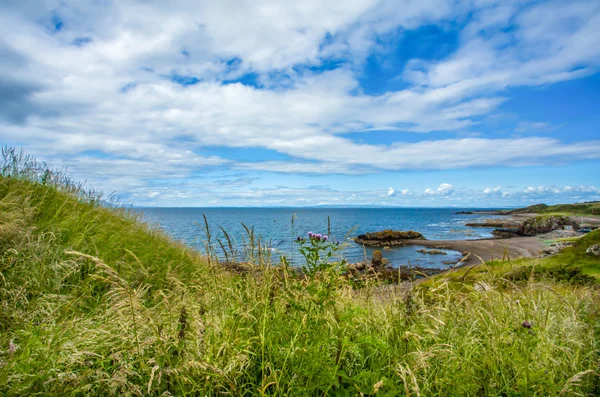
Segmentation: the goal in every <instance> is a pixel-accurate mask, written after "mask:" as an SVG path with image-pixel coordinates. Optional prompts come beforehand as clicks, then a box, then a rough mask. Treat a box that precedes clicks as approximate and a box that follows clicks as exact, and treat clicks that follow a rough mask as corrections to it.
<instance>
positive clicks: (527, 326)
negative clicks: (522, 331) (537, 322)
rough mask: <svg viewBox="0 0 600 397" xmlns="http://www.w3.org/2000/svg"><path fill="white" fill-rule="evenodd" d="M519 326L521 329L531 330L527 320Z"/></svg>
mask: <svg viewBox="0 0 600 397" xmlns="http://www.w3.org/2000/svg"><path fill="white" fill-rule="evenodd" d="M521 326H522V327H523V328H529V329H531V327H532V325H531V323H530V322H529V321H527V320H525V321H523V322H522V323H521Z"/></svg>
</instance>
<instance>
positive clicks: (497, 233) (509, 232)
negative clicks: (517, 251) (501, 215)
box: [492, 229, 519, 237]
mask: <svg viewBox="0 0 600 397" xmlns="http://www.w3.org/2000/svg"><path fill="white" fill-rule="evenodd" d="M492 234H493V235H494V237H516V236H518V235H519V229H494V230H492Z"/></svg>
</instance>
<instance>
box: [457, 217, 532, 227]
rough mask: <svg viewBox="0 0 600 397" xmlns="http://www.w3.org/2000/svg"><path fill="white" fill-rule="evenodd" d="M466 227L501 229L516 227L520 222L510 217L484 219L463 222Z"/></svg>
mask: <svg viewBox="0 0 600 397" xmlns="http://www.w3.org/2000/svg"><path fill="white" fill-rule="evenodd" d="M465 226H467V227H499V228H502V229H510V228H518V227H519V226H521V222H520V221H517V220H510V219H486V220H484V221H483V222H470V223H465Z"/></svg>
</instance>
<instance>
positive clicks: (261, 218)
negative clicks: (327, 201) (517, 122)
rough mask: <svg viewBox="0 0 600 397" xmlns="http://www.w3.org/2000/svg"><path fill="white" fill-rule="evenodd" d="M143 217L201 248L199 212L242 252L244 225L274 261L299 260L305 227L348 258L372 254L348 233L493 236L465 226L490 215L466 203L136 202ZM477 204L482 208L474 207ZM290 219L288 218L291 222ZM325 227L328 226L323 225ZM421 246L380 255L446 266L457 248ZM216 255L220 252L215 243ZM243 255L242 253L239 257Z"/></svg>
mask: <svg viewBox="0 0 600 397" xmlns="http://www.w3.org/2000/svg"><path fill="white" fill-rule="evenodd" d="M134 210H135V211H138V212H140V213H141V214H142V218H143V219H144V220H145V221H146V222H148V223H150V224H152V225H154V226H156V227H159V228H161V229H163V230H164V231H165V232H166V233H167V234H168V235H170V236H171V237H172V238H173V239H175V240H179V241H182V242H184V243H185V244H187V245H188V246H190V247H192V248H195V249H197V250H200V251H204V247H205V245H204V241H206V237H207V236H206V232H205V224H204V217H203V215H205V216H206V219H207V220H208V224H209V228H210V231H211V235H212V240H213V241H216V239H220V240H221V241H222V242H223V244H224V245H225V246H227V243H226V240H225V236H224V233H223V230H225V231H226V232H227V234H228V235H229V236H230V238H231V240H232V243H233V245H234V247H237V249H238V252H240V253H241V252H242V251H243V250H242V244H243V242H244V240H247V237H248V236H247V231H246V229H245V228H244V225H245V226H246V227H248V228H249V229H250V228H254V234H255V235H256V236H259V235H260V236H261V240H262V241H263V242H264V243H265V244H266V245H268V250H269V252H270V254H271V259H272V262H273V263H278V262H279V258H280V257H281V256H285V257H286V258H287V259H288V260H289V261H292V264H293V265H295V266H301V265H302V258H301V256H300V255H299V254H298V244H297V243H296V239H297V237H298V236H300V237H305V236H306V235H307V233H308V232H313V233H319V234H328V233H329V234H330V235H329V239H330V240H331V241H340V242H341V243H342V244H341V247H343V248H342V249H341V251H340V252H339V255H340V257H342V258H343V259H345V260H346V261H348V262H350V263H356V262H362V261H364V258H365V256H366V257H367V258H370V257H371V254H372V252H373V249H372V248H368V247H363V246H362V245H360V244H357V243H355V242H354V241H352V237H355V236H357V235H359V234H364V233H368V232H376V231H380V230H385V229H394V230H414V231H418V232H420V233H422V234H423V235H424V236H425V238H427V239H428V240H463V239H479V238H486V237H492V234H491V231H492V230H493V229H492V228H479V227H478V228H470V227H466V226H465V223H468V222H475V221H478V220H479V221H480V220H483V219H490V218H494V216H493V215H488V214H478V213H474V214H457V212H461V211H463V212H466V211H474V210H473V209H469V208H320V207H318V208H135V209H134ZM478 210H481V209H478ZM292 219H293V222H292ZM328 228H329V231H328ZM419 249H422V247H418V246H407V247H398V248H393V249H391V250H384V251H383V256H384V258H387V259H388V260H389V261H390V264H391V266H394V267H397V266H420V267H426V268H442V269H443V268H447V267H449V266H451V262H457V261H458V260H459V259H460V258H461V256H462V255H461V253H460V252H457V251H452V250H444V251H445V252H446V255H431V254H425V253H421V252H418V250H419ZM215 251H216V253H217V255H219V256H221V257H224V255H223V253H222V249H221V247H220V246H219V245H218V244H215ZM238 259H242V258H238Z"/></svg>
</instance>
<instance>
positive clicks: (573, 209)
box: [506, 201, 600, 216]
mask: <svg viewBox="0 0 600 397" xmlns="http://www.w3.org/2000/svg"><path fill="white" fill-rule="evenodd" d="M506 213H507V214H524V213H535V214H560V215H598V216H600V201H594V202H589V203H579V204H556V205H546V204H535V205H532V206H529V207H525V208H518V209H515V210H510V211H506Z"/></svg>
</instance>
